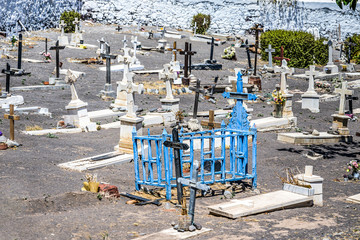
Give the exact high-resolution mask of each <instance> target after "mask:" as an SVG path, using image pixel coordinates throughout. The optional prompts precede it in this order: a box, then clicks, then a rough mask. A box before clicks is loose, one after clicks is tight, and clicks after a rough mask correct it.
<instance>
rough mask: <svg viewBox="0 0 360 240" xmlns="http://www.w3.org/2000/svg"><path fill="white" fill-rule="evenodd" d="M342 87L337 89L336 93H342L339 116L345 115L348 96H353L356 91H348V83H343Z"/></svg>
mask: <svg viewBox="0 0 360 240" xmlns="http://www.w3.org/2000/svg"><path fill="white" fill-rule="evenodd" d="M341 85H342V86H341V88H336V89H335V93H340V105H339V115H344V114H345V100H346V95H353V93H354V91H353V90H348V89H347V82H346V81H343V82H342V83H341Z"/></svg>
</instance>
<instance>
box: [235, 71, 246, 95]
mask: <svg viewBox="0 0 360 240" xmlns="http://www.w3.org/2000/svg"><path fill="white" fill-rule="evenodd" d="M243 87H244V83H243V79H242V74H241V71H238V73H237V80H236V90H237V92H238V93H242V92H243Z"/></svg>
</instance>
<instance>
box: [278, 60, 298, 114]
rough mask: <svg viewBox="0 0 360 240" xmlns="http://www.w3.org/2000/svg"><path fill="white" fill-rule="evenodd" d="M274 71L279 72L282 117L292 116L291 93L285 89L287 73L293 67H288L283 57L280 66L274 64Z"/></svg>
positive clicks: (291, 72) (290, 71)
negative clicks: (283, 103)
mask: <svg viewBox="0 0 360 240" xmlns="http://www.w3.org/2000/svg"><path fill="white" fill-rule="evenodd" d="M274 71H275V73H278V72H280V73H281V81H280V90H281V93H282V95H283V97H284V98H285V105H284V108H283V114H282V116H283V117H292V116H294V114H293V111H292V97H293V94H290V93H289V92H288V89H287V75H288V74H293V73H294V69H293V68H289V67H288V66H287V61H286V60H285V59H283V60H282V64H281V67H278V66H275V67H274Z"/></svg>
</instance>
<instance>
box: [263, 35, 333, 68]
mask: <svg viewBox="0 0 360 240" xmlns="http://www.w3.org/2000/svg"><path fill="white" fill-rule="evenodd" d="M325 40H326V39H324V38H321V39H319V40H315V39H314V36H313V35H312V34H310V33H307V32H302V31H287V30H272V31H267V32H264V33H263V34H261V38H260V43H261V53H262V54H261V55H262V59H263V60H265V61H268V53H267V52H265V49H266V48H267V47H268V45H269V44H271V47H272V48H274V49H275V52H274V53H273V56H274V57H275V56H277V57H278V56H280V48H281V46H283V47H284V57H286V58H290V62H289V63H288V66H289V67H297V68H307V67H309V65H313V64H314V61H315V64H319V65H325V64H326V63H327V61H328V46H327V45H324V44H323V42H324V41H325ZM274 62H275V63H278V64H280V61H279V60H274Z"/></svg>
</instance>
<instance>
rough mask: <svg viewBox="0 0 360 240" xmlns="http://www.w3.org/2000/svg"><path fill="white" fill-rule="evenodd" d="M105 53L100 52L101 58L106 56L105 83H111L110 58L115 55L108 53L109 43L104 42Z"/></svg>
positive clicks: (113, 57)
mask: <svg viewBox="0 0 360 240" xmlns="http://www.w3.org/2000/svg"><path fill="white" fill-rule="evenodd" d="M105 46H106V53H102V54H100V56H101V57H102V58H106V83H107V84H111V59H115V58H116V55H111V54H110V45H109V44H108V43H105Z"/></svg>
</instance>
